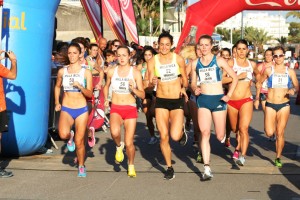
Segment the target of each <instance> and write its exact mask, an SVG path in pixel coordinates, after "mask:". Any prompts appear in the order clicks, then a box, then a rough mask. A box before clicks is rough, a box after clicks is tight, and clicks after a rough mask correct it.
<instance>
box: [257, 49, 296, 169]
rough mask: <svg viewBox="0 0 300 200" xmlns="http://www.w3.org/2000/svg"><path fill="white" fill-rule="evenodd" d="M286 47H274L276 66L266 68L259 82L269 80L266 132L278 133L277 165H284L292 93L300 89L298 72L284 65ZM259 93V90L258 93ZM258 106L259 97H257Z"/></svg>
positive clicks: (267, 133) (269, 135)
mask: <svg viewBox="0 0 300 200" xmlns="http://www.w3.org/2000/svg"><path fill="white" fill-rule="evenodd" d="M284 54H285V51H284V48H283V47H281V46H277V47H275V48H274V49H273V59H274V61H275V64H274V66H272V67H269V68H267V69H265V71H264V73H263V76H262V78H261V80H260V82H259V83H260V84H258V85H259V86H258V87H259V89H260V88H262V85H263V82H264V81H265V80H267V81H268V82H267V86H268V96H267V101H266V110H265V132H266V135H267V136H268V137H271V136H272V135H273V134H274V133H276V159H275V165H276V166H277V167H279V168H280V167H282V162H281V159H280V158H281V154H282V150H283V147H284V130H285V127H286V125H287V122H288V118H289V115H290V99H289V96H290V95H295V94H296V93H297V92H298V90H299V83H298V79H297V76H296V73H295V71H294V70H293V69H289V68H288V67H286V66H285V65H284V57H285V55H284ZM256 94H257V95H259V90H258V91H257V93H256ZM255 102H256V108H258V104H259V99H255Z"/></svg>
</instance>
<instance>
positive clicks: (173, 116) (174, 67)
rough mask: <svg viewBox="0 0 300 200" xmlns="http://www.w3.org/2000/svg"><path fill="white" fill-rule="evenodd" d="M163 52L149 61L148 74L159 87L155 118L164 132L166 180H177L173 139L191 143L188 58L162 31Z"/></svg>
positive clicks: (160, 43) (159, 39) (163, 151)
mask: <svg viewBox="0 0 300 200" xmlns="http://www.w3.org/2000/svg"><path fill="white" fill-rule="evenodd" d="M158 44H159V53H158V54H157V55H155V56H154V57H153V58H151V59H150V60H149V62H148V73H149V80H150V82H151V84H154V85H157V90H156V103H155V118H156V124H157V128H158V131H159V133H160V148H161V151H162V153H163V156H164V158H165V161H166V165H167V167H168V168H167V170H166V172H165V176H164V178H165V179H166V180H171V179H173V178H175V175H174V169H173V167H172V163H171V156H172V152H171V147H170V144H169V137H170V136H171V138H172V139H173V140H175V141H179V140H180V141H181V144H182V145H185V144H186V142H187V135H186V133H185V132H184V131H183V126H184V113H183V106H184V101H185V99H186V100H187V96H186V92H185V91H186V88H187V86H188V81H187V76H186V71H185V65H184V59H183V58H182V57H181V56H179V55H177V54H175V53H173V52H171V47H172V45H173V36H171V35H170V33H169V32H165V31H164V32H162V33H161V34H160V35H159V37H158Z"/></svg>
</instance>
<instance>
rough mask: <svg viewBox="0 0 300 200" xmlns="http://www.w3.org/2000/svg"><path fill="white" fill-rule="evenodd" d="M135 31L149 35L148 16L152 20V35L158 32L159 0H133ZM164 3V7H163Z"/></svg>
mask: <svg viewBox="0 0 300 200" xmlns="http://www.w3.org/2000/svg"><path fill="white" fill-rule="evenodd" d="M133 5H134V11H135V17H136V23H137V31H138V34H139V35H150V18H152V21H153V32H154V34H153V35H157V34H159V33H158V32H157V30H159V25H160V22H159V12H160V7H159V0H133ZM165 5H166V4H165V3H164V8H165Z"/></svg>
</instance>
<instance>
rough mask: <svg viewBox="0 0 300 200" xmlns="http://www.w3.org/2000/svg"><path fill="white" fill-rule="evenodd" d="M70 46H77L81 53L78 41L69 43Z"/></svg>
mask: <svg viewBox="0 0 300 200" xmlns="http://www.w3.org/2000/svg"><path fill="white" fill-rule="evenodd" d="M70 47H75V48H76V49H77V50H78V51H79V54H81V48H80V46H79V44H78V43H77V42H71V44H69V46H68V49H69V48H70Z"/></svg>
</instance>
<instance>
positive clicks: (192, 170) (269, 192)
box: [0, 98, 300, 200]
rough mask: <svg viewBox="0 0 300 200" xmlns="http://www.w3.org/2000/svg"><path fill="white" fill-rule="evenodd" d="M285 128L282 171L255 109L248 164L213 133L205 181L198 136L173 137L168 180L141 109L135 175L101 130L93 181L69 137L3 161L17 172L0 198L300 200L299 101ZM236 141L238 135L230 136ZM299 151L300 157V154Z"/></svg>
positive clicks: (92, 157)
mask: <svg viewBox="0 0 300 200" xmlns="http://www.w3.org/2000/svg"><path fill="white" fill-rule="evenodd" d="M294 101H295V99H294V98H292V114H291V117H290V120H289V123H288V126H287V129H286V144H285V149H284V152H283V157H282V161H283V163H284V165H283V168H282V169H278V168H276V167H274V165H273V161H274V157H275V152H274V151H275V145H274V143H273V142H270V141H268V140H267V138H266V137H265V135H264V133H263V115H262V112H261V111H255V112H254V116H253V120H252V123H251V128H250V139H251V141H250V146H249V150H248V154H247V160H246V166H244V167H241V168H237V167H236V166H235V165H234V163H233V161H232V159H231V154H232V151H233V150H234V148H233V147H230V148H225V147H224V146H223V144H220V143H219V142H218V141H217V140H216V138H215V136H214V135H212V137H211V144H212V157H211V167H212V170H213V173H214V178H213V180H211V181H205V182H203V181H201V180H200V177H201V172H203V166H202V164H200V163H196V161H195V157H196V149H197V148H196V146H194V145H193V144H192V142H193V139H192V138H193V137H192V135H193V133H192V132H190V133H189V141H188V144H187V145H186V146H185V147H181V146H180V145H179V144H177V143H174V142H171V146H172V151H173V157H172V160H173V166H174V169H175V173H176V178H175V179H174V180H171V181H165V180H163V170H164V168H165V163H164V160H163V157H162V155H161V152H160V151H159V146H158V145H148V144H147V141H148V139H149V136H148V132H147V130H146V128H145V124H144V122H145V117H144V115H143V114H142V113H140V114H139V119H138V126H137V131H136V136H135V146H136V159H135V166H136V170H137V177H136V178H128V177H127V174H126V169H127V164H126V163H127V162H126V161H127V160H126V159H125V160H124V162H123V163H122V164H121V165H116V164H115V162H114V153H115V146H114V144H113V141H112V140H111V137H110V134H109V132H107V133H105V132H97V134H96V138H97V144H96V146H95V147H94V148H93V149H88V153H87V160H86V167H87V171H88V176H87V178H77V169H76V168H75V166H74V164H73V158H74V156H75V155H74V153H70V152H67V150H66V146H65V143H64V142H63V141H56V143H57V145H58V146H59V149H58V150H56V149H54V148H53V147H52V150H53V153H52V154H40V155H32V156H27V157H20V158H6V159H3V158H2V162H1V166H7V169H8V170H12V171H13V172H14V177H12V178H8V179H0V199H113V200H120V199H124V200H125V199H134V200H135V199H137V200H140V199H143V200H148V199H149V200H150V199H151V200H154V199H159V200H160V199H172V200H173V199H214V200H215V199H222V200H227V199H228V200H231V199H278V200H281V199H292V200H296V199H297V200H300V164H299V160H300V150H299V144H300V136H299V113H300V106H295V105H294ZM232 143H233V144H234V140H232ZM297 152H298V155H297Z"/></svg>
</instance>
